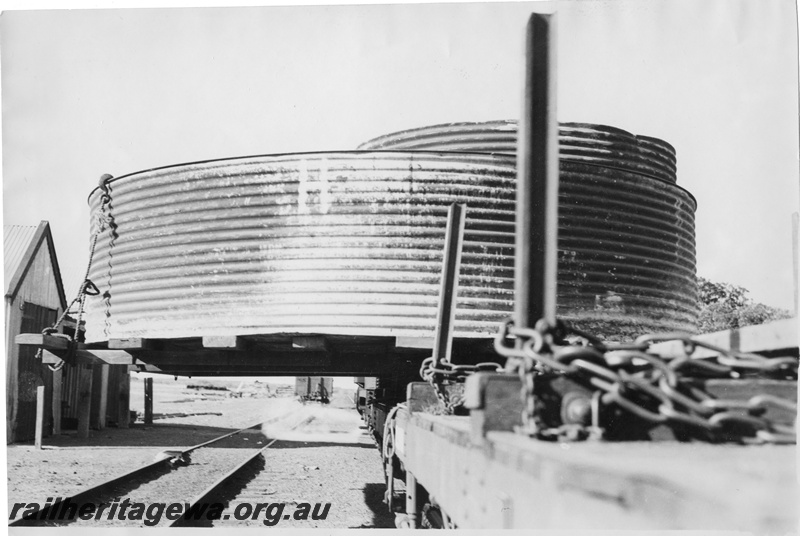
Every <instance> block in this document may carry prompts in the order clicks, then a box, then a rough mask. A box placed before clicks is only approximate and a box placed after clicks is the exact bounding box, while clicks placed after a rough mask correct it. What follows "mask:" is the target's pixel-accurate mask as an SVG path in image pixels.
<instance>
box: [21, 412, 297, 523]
mask: <svg viewBox="0 0 800 536" xmlns="http://www.w3.org/2000/svg"><path fill="white" fill-rule="evenodd" d="M293 414H294V412H292V413H288V414H286V415H281V416H279V417H273V418H271V419H267V420H266V421H260V422H258V423H256V424H253V425H251V426H247V427H245V428H240V429H238V430H234V431H233V432H229V433H227V434H225V435H222V436H219V437H217V438H214V439H211V440H209V441H205V442H203V443H199V444H197V445H194V446H192V447H189V448H187V449H183V450H178V449H175V450H174V451H172V450H167V451H162V452H174V453H175V455H174V456H169V457H165V458H162V459H160V460H156V461H154V462H151V463H149V464H147V465H144V466H142V467H138V468H136V469H134V470H133V471H129V472H127V473H124V474H122V475H119V476H116V477H114V478H112V479H111V480H106V481H104V482H100V483H99V484H95V485H93V486H91V487H89V488H87V489H84V490H82V491H79V492H78V493H76V494H75V495H72V496H69V497H64V498H62V499H60V500H58V501H56V502H54V503H52V504H50V505H48V506H45V507H44V508H42V509H40V510H37V511H36V512H33V513H30V514H27V515H24V516H22V517H21V518H19V519H15V520H14V521H10V522H9V523H8V526H9V527H26V526H41V525H58V524H60V522H61V521H63V520H59V519H57V517H58V514H57V512H58V508H59V507H61V506H62V505H65V504H70V503H72V504H77V505H80V504H82V503H85V502H87V501H88V500H89V499H96V498H100V497H103V496H104V495H106V494H107V493H108V492H109V491H111V490H113V489H115V488H116V487H117V486H119V485H120V484H123V483H125V482H128V481H131V480H134V479H136V478H141V477H142V476H150V477H151V478H150V480H152V479H153V477H155V478H157V477H159V476H162V475H160V474H159V473H160V472H161V471H164V474H167V473H168V472H171V471H172V469H174V468H175V465H174V464H173V461H174V460H175V459H176V458H181V457H183V456H184V455H186V454H189V453H190V452H193V451H195V450H197V449H200V448H203V447H207V446H209V445H212V444H214V443H217V442H219V441H222V440H223V439H227V438H229V437H232V436H234V435H237V434H240V433H242V432H244V431H247V430H252V429H254V428H257V427H259V426H261V425H263V424H268V423H272V422H275V421H277V420H279V419H282V418H285V417H288V416H290V415H293ZM273 442H274V441H273ZM270 444H272V443H270ZM159 454H160V453H159ZM148 481H149V480H148ZM73 520H74V519H72V520H70V521H73Z"/></svg>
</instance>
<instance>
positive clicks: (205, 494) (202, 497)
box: [169, 416, 315, 527]
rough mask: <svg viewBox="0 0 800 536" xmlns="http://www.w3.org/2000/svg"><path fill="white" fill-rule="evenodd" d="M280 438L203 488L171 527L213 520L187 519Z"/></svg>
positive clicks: (299, 425) (304, 423)
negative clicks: (188, 515) (190, 513)
mask: <svg viewBox="0 0 800 536" xmlns="http://www.w3.org/2000/svg"><path fill="white" fill-rule="evenodd" d="M314 419H315V417H314V416H310V417H307V418H305V419H303V420H302V421H300V422H299V423H297V424H296V425H294V426H293V427H292V428H291V430H296V429H297V428H299V427H301V426H304V425H306V424H308V423H310V422H311V421H313V420H314ZM279 440H280V438H275V439H273V440H271V441H270V442H269V443H267V444H266V445H264V446H263V447H261V448H260V449H258V451H256V452H255V453H253V454H251V455H249V456H248V457H247V458H246V459H245V460H244V461H242V462H241V463H240V464H239V465H237V466H236V467H234V468H233V469H231V470H230V471H228V472H227V473H225V474H224V475H222V476H221V477H219V478H218V479H217V480H216V481H215V482H214V483H213V484H211V485H210V486H209V487H207V488H206V489H205V490H203V491H202V492H201V493H200V494H199V495H197V496H196V497H195V498H194V499H192V500H191V501H190V502H189V503H188V506H187V507H186V509H185V510H184V511H183V514H182V515H181V517H179V518H178V519H176V520H175V521H173V522H172V523H170V524H169V526H170V527H178V526H185V525H188V524H190V523H191V522H193V521H213V520H212V519H207V518H202V519H187V517H186V516H187V514H188V513H189V512H195V511H196V510H197V506H198V505H200V504H203V503H204V502H206V503H207V502H209V498H210V497H212V496H213V494H214V493H216V492H217V491H219V489H220V488H222V486H224V485H225V484H226V483H227V482H228V481H229V480H230V479H232V478H234V477H235V476H237V475H238V474H239V473H240V472H241V471H242V470H243V469H245V468H246V467H247V466H248V465H250V464H251V463H252V462H254V461H255V460H256V459H257V458H258V457H259V456H261V455H262V454H263V453H264V451H265V450H267V449H268V448H270V447H271V446H272V445H274V444H275V443H276V442H277V441H279Z"/></svg>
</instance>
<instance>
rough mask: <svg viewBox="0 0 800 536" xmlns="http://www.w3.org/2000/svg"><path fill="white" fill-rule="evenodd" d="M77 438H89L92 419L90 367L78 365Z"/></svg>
mask: <svg viewBox="0 0 800 536" xmlns="http://www.w3.org/2000/svg"><path fill="white" fill-rule="evenodd" d="M78 367H79V368H78V370H79V372H78V437H79V438H84V439H85V438H87V437H89V423H90V420H91V417H92V375H93V371H92V365H78Z"/></svg>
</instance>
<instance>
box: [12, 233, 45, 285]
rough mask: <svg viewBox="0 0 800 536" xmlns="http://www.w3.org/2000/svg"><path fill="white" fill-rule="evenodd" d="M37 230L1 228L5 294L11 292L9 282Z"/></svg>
mask: <svg viewBox="0 0 800 536" xmlns="http://www.w3.org/2000/svg"><path fill="white" fill-rule="evenodd" d="M38 228H39V227H38V226H36V225H4V226H3V277H4V278H5V285H4V286H5V293H6V294H8V293H9V292H10V290H11V289H10V287H9V285H10V284H11V280H12V279H13V278H14V275H15V274H16V273H17V270H18V269H19V268H20V264H21V263H22V261H23V258H24V257H25V253H26V252H27V251H28V248H29V247H30V245H31V241H32V240H33V237H34V236H35V235H36V230H37V229H38Z"/></svg>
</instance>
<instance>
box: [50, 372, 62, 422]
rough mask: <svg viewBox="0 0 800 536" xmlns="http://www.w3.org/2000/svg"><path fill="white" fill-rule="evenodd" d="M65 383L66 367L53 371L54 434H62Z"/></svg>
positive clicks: (52, 404)
mask: <svg viewBox="0 0 800 536" xmlns="http://www.w3.org/2000/svg"><path fill="white" fill-rule="evenodd" d="M63 383H64V369H58V370H56V371H54V372H53V400H52V401H51V404H50V405H51V406H52V408H51V409H52V411H53V435H61V389H62V387H61V386H62V385H63Z"/></svg>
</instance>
